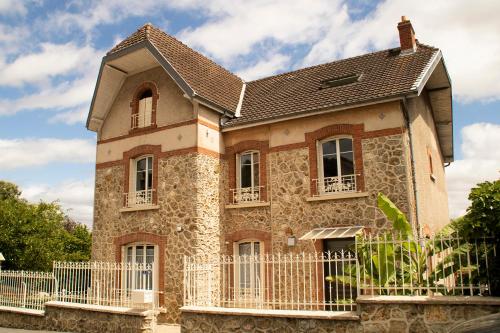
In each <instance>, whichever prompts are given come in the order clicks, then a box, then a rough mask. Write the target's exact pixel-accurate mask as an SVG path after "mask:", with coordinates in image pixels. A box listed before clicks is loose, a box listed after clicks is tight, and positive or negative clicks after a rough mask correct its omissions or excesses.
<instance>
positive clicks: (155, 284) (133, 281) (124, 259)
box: [122, 242, 159, 291]
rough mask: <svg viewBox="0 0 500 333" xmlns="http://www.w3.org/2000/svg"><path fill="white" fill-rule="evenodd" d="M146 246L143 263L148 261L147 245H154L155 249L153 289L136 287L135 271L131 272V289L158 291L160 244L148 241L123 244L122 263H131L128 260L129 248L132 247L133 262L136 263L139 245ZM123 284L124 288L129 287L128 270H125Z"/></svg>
mask: <svg viewBox="0 0 500 333" xmlns="http://www.w3.org/2000/svg"><path fill="white" fill-rule="evenodd" d="M140 246H142V247H144V251H145V252H144V261H143V262H142V264H145V263H146V247H147V246H153V249H154V250H153V251H154V257H153V267H152V274H153V285H152V289H144V288H143V289H138V288H136V287H135V286H136V274H135V272H132V274H131V282H130V284H131V286H132V288H130V290H143V291H147V290H153V291H156V290H158V278H159V275H158V245H156V244H151V243H146V242H136V243H129V244H126V245H123V246H122V263H129V262H128V261H127V259H128V258H127V250H128V248H130V247H132V264H134V263H136V262H135V259H136V251H137V247H140ZM122 286H123V289H128V288H127V272H125V274H123V276H122Z"/></svg>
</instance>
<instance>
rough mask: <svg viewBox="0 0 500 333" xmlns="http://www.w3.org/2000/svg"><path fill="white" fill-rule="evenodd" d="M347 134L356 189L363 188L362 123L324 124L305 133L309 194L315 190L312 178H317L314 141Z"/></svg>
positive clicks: (316, 153) (316, 156)
mask: <svg viewBox="0 0 500 333" xmlns="http://www.w3.org/2000/svg"><path fill="white" fill-rule="evenodd" d="M336 135H349V136H351V137H352V144H353V150H354V173H355V174H356V185H357V190H358V191H363V190H364V189H365V181H364V174H363V151H362V146H361V140H362V139H363V137H364V135H365V131H364V125H363V124H336V125H330V126H325V127H323V128H320V129H318V130H316V131H313V132H309V133H306V134H305V137H306V144H307V146H308V147H309V177H310V182H309V183H310V191H311V195H312V194H313V193H314V192H315V187H314V183H313V181H312V180H313V179H317V178H318V149H317V145H316V142H317V141H320V140H323V139H326V138H328V137H330V136H336Z"/></svg>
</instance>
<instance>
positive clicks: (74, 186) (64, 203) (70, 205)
mask: <svg viewBox="0 0 500 333" xmlns="http://www.w3.org/2000/svg"><path fill="white" fill-rule="evenodd" d="M21 190H22V195H21V196H22V197H23V198H25V199H27V200H28V201H30V202H38V201H40V200H43V201H46V202H53V201H57V202H58V203H59V204H60V205H61V207H62V208H63V209H64V210H65V211H66V213H67V214H68V215H69V216H71V217H72V218H74V219H75V220H76V221H78V222H81V223H85V224H86V225H87V226H88V227H90V228H91V227H92V214H93V200H94V199H93V198H94V184H93V182H92V181H91V180H83V181H82V180H78V181H75V180H67V181H64V182H61V183H58V184H53V185H47V184H33V185H28V186H24V187H23V186H22V187H21Z"/></svg>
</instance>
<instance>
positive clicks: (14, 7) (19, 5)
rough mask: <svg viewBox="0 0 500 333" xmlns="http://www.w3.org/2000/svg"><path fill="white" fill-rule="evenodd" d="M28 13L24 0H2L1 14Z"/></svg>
mask: <svg viewBox="0 0 500 333" xmlns="http://www.w3.org/2000/svg"><path fill="white" fill-rule="evenodd" d="M26 13H27V10H26V7H25V6H24V2H23V1H19V0H0V15H25V14H26Z"/></svg>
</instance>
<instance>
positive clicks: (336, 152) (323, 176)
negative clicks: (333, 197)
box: [318, 137, 356, 194]
mask: <svg viewBox="0 0 500 333" xmlns="http://www.w3.org/2000/svg"><path fill="white" fill-rule="evenodd" d="M318 159H319V161H318V167H319V168H318V169H319V170H318V175H319V179H318V190H319V193H320V194H327V193H337V192H355V191H356V175H355V174H354V151H353V142H352V138H351V137H336V138H328V139H325V140H321V141H318Z"/></svg>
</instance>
